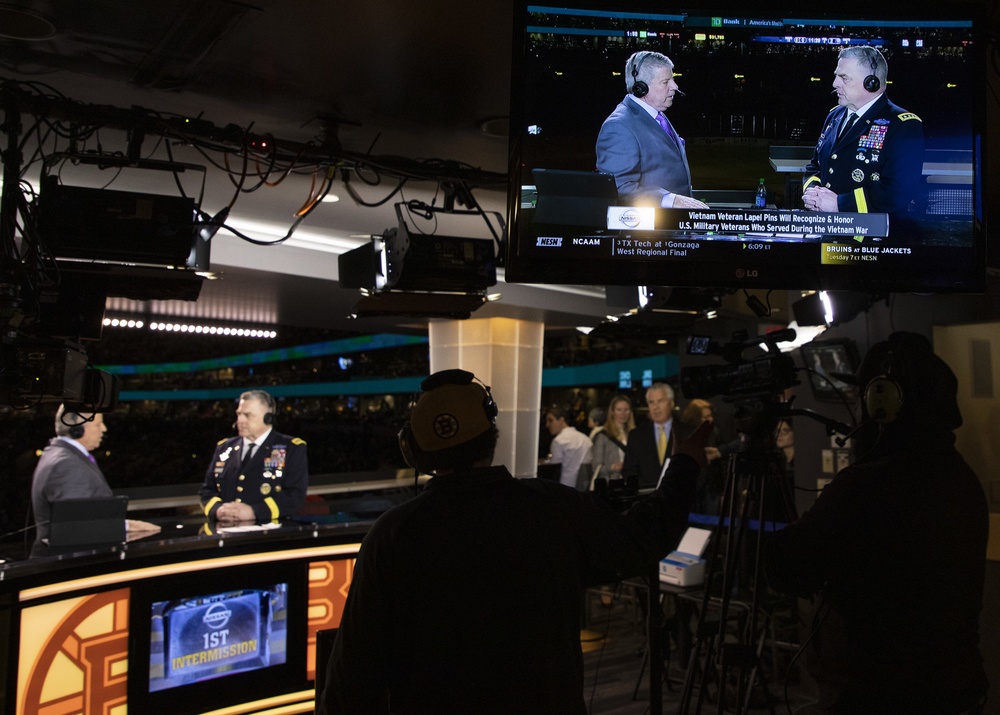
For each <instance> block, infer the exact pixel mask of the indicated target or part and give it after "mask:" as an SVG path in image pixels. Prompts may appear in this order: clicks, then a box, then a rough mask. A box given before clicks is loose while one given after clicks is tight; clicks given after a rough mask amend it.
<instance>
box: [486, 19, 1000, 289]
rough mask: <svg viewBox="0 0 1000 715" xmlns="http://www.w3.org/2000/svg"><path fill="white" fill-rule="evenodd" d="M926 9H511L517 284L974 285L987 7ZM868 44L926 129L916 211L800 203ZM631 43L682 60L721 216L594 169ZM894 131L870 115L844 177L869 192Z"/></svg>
mask: <svg viewBox="0 0 1000 715" xmlns="http://www.w3.org/2000/svg"><path fill="white" fill-rule="evenodd" d="M925 5H926V4H919V3H911V4H910V5H909V6H905V5H901V4H899V3H895V4H892V5H889V4H887V3H873V2H869V3H867V4H865V5H863V6H858V5H854V6H850V5H844V4H841V3H836V4H830V5H827V6H823V7H820V8H818V9H817V10H813V9H811V8H809V9H806V8H804V7H803V6H802V5H801V4H800V3H795V4H792V3H784V2H783V1H782V2H779V3H762V4H760V5H755V4H753V3H744V4H743V5H742V6H740V7H739V8H738V9H731V8H729V7H726V6H723V5H718V4H713V3H695V2H693V0H678V1H677V2H673V1H671V0H668V1H666V2H664V1H663V0H657V1H656V2H647V1H646V0H627V1H625V2H617V1H616V2H612V1H611V0H604V1H603V2H593V0H574V1H573V2H571V3H569V4H568V5H567V6H564V7H557V6H543V5H532V4H526V3H521V2H518V3H515V22H514V33H515V37H514V52H513V71H512V93H511V151H510V160H511V163H510V171H509V176H510V182H511V185H510V187H509V189H510V190H509V192H508V200H509V207H508V208H509V211H508V215H509V234H510V238H509V240H508V242H507V253H506V266H505V270H506V276H505V277H506V280H507V281H510V282H523V283H563V284H589V285H665V286H703V287H721V288H743V289H752V288H783V289H834V290H862V291H863V290H869V291H876V292H880V293H881V292H886V291H914V292H917V291H920V292H923V291H926V292H981V291H982V290H984V288H985V275H986V231H985V221H984V209H983V201H982V197H983V196H984V191H983V181H984V178H985V173H986V172H985V169H984V166H983V157H984V152H983V146H982V141H983V135H984V133H985V102H986V93H985V90H986V86H985V82H986V78H985V74H986V59H985V51H984V50H985V48H984V45H985V39H984V36H985V33H984V32H983V29H984V28H983V26H982V21H981V19H980V17H979V14H978V10H977V9H975V8H971V7H964V6H959V5H953V4H947V5H942V4H938V5H937V6H936V7H932V8H929V9H926V10H925V9H924V8H925ZM852 8H853V9H852ZM935 12H936V13H937V14H936V15H935V14H934V13H935ZM857 45H864V46H871V47H875V48H877V49H878V50H879V52H880V53H882V55H883V56H884V57H886V59H887V61H888V77H887V82H886V84H885V86H886V87H887V96H888V98H889V100H890V101H891V102H893V103H895V104H896V105H898V106H899V107H901V108H903V109H904V110H905V113H906V115H907V116H906V118H905V119H906V121H909V122H912V123H919V124H920V127H921V129H922V134H923V146H924V148H923V152H922V156H921V157H920V161H918V162H913V161H911V162H909V163H910V165H911V167H916V168H915V169H914V170H912V171H910V172H909V174H908V175H907V176H909V177H910V179H911V180H912V181H911V182H910V183H911V186H912V187H913V191H912V198H910V199H909V201H908V202H906V203H905V210H904V213H899V212H894V213H893V214H892V215H891V216H890V214H889V213H888V212H885V213H880V212H878V211H870V210H867V205H866V204H865V203H864V200H863V199H859V201H861V202H862V203H861V204H859V205H858V206H855V207H853V208H852V210H839V209H838V210H837V211H816V210H810V207H807V206H805V205H804V204H803V200H802V184H803V181H804V179H806V178H807V177H806V175H805V169H806V167H807V165H808V164H809V163H810V161H811V159H812V157H813V152H814V149H815V148H816V146H817V143H818V142H819V141H820V136H821V134H822V133H823V132H824V128H825V126H826V125H827V115H828V113H829V112H830V111H831V109H832V108H833V107H835V106H837V104H838V97H837V96H836V94H835V93H834V91H833V82H834V79H835V69H836V67H837V63H838V51H839V50H840V49H843V48H845V47H851V46H857ZM638 51H655V52H660V53H662V54H664V55H666V56H667V57H669V58H670V60H671V61H672V62H673V64H674V77H675V81H676V82H677V84H678V86H679V87H680V88H681V90H682V92H683V93H684V94H683V95H677V96H675V97H674V98H673V103H672V106H670V107H669V108H668V109H667V112H666V114H667V116H668V117H669V119H670V122H671V124H672V126H673V128H674V129H675V132H676V134H679V135H680V140H682V141H683V143H684V145H685V149H686V154H687V159H688V163H689V166H690V175H691V185H692V187H693V190H694V198H697V199H699V200H700V201H702V202H703V203H705V204H706V205H707V206H708V208H705V209H692V210H682V209H672V208H669V209H668V208H661V207H660V206H659V205H658V204H657V205H655V206H654V205H646V204H644V203H643V201H642V200H638V201H637V200H634V199H631V198H629V197H628V195H627V194H621V193H619V191H618V190H617V189H621V188H622V187H621V185H620V183H619V181H618V180H619V178H621V177H620V176H616V175H615V174H614V172H611V171H600V172H599V171H597V168H598V158H597V149H596V145H597V137H598V134H599V132H600V131H601V127H602V124H603V122H604V120H605V119H606V118H607V117H608V116H609V115H610V114H611V113H612V111H614V110H615V108H616V106H617V105H618V104H619V103H620V102H623V101H625V98H626V94H627V92H626V78H627V74H629V73H627V70H626V63H627V61H628V59H629V57H630V56H632V54H633V53H635V52H638ZM628 101H629V102H631V101H632V100H631V99H629V100H628ZM870 118H871V117H869V119H870ZM912 126H913V124H911V125H910V127H912ZM887 128H888V124H887V122H880V121H876V122H874V123H870V125H869V126H867V127H865V129H864V130H863V131H862V134H861V136H860V137H859V138H858V139H857V141H855V142H852V143H851V144H850V145H849V146H848V148H847V151H848V152H850V155H851V156H854V155H857V156H858V161H862V166H864V170H862V169H855V170H854V171H853V172H851V175H852V176H857V177H858V178H857V179H854V180H855V181H858V182H859V186H860V185H861V182H862V181H865V182H869V181H870V182H877V181H879V180H880V179H881V178H882V177H881V175H880V171H879V170H878V169H877V165H878V162H879V156H878V154H879V152H880V151H885V152H886V153H888V150H887V149H886V148H885V147H883V140H884V139H885V133H884V132H885V131H886V130H887ZM643 146H645V145H643ZM912 153H914V152H911V153H910V154H909V155H912ZM883 161H884V157H883ZM621 163H622V162H621V161H619V162H608V161H605V162H603V163H602V166H604V167H607V166H609V165H611V164H614V165H616V166H617V165H620V164H621ZM866 163H867V164H869V165H866ZM866 172H867V174H868V175H867V176H865V173H866ZM884 173H886V174H888V171H887V170H886V171H884ZM609 174H610V176H609ZM918 174H919V175H918ZM761 179H763V182H764V189H765V192H764V197H765V200H764V207H763V208H760V207H758V206H757V204H756V203H755V199H756V194H757V192H756V190H757V188H758V187H759V185H760V181H761ZM883 186H884V184H883ZM609 187H610V188H609ZM616 187H617V188H616ZM855 203H857V202H855Z"/></svg>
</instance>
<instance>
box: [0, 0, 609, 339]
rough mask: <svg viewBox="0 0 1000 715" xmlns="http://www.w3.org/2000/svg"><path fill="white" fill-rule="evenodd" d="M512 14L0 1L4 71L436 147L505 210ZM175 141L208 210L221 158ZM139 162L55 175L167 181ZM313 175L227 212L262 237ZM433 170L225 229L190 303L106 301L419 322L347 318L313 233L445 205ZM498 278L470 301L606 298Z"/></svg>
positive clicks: (339, 143) (431, 156)
mask: <svg viewBox="0 0 1000 715" xmlns="http://www.w3.org/2000/svg"><path fill="white" fill-rule="evenodd" d="M511 21H512V18H511V3H510V2H509V0H481V1H480V2H476V3H464V2H458V1H457V0H429V1H425V2H420V3H410V2H403V0H375V1H374V2H365V3H343V2H315V1H311V0H259V1H257V2H253V3H240V2H229V1H227V0H198V1H197V2H195V1H189V0H157V2H135V0H101V1H97V0H83V1H80V2H51V1H48V2H47V1H36V0H21V1H18V0H15V1H14V2H8V3H0V77H3V78H4V79H13V80H17V81H19V82H29V83H32V84H30V85H19V86H21V87H24V86H30V87H31V91H32V93H44V94H51V95H53V96H58V95H61V96H62V97H64V98H66V99H68V100H72V101H73V102H79V103H82V104H83V105H107V106H109V107H112V108H116V109H120V110H128V109H129V108H131V107H141V108H143V110H149V111H152V112H155V113H158V114H162V115H177V116H183V117H193V118H200V119H202V120H204V121H207V122H210V123H211V124H212V125H214V127H216V128H219V129H222V128H226V127H228V126H229V125H235V126H236V127H239V128H240V129H241V130H243V131H246V132H249V133H252V134H254V135H258V136H263V137H270V138H273V140H276V141H279V142H284V143H286V144H287V146H291V147H295V146H307V147H310V149H309V151H310V152H322V151H329V152H330V153H331V154H333V155H338V154H343V155H344V156H348V157H351V158H353V159H356V158H357V157H359V156H360V157H365V156H371V157H374V158H377V162H376V163H378V162H387V163H388V165H390V166H391V165H394V163H396V162H398V163H399V164H400V165H403V166H409V165H410V162H414V161H418V162H423V161H425V160H439V161H438V162H435V165H440V166H441V167H442V171H443V172H444V173H448V172H449V171H459V172H466V174H468V175H472V176H474V177H475V178H476V180H477V183H478V184H480V186H479V188H476V189H475V190H474V195H475V197H476V199H477V201H478V202H479V203H480V204H481V205H482V207H483V208H484V209H485V210H486V211H494V212H497V214H498V215H503V214H504V213H505V210H506V204H505V202H506V192H505V187H504V185H503V179H504V175H505V172H506V162H507V140H506V129H507V124H506V117H507V114H508V103H509V82H510V76H509V57H510V46H511ZM24 124H25V125H26V126H27V125H29V124H30V118H29V117H27V116H26V117H25V118H24ZM30 139H31V138H30V137H29V140H30ZM124 141H125V137H124V134H123V133H122V132H114V131H110V130H109V131H105V132H104V133H103V135H102V134H98V135H97V136H96V137H94V138H92V139H91V140H89V144H88V147H87V148H88V149H90V150H93V149H94V147H95V146H96V145H97V144H98V143H100V148H101V150H103V151H125V147H124V146H122V144H123V143H124ZM171 148H172V152H173V158H174V159H176V160H177V161H185V162H192V163H195V164H201V165H205V166H206V167H207V168H206V171H205V179H206V180H205V189H204V197H203V199H202V202H201V208H202V209H203V210H204V211H206V212H207V213H209V214H214V213H215V212H216V211H218V210H219V209H220V208H222V207H223V206H225V205H226V204H228V203H229V202H230V201H231V200H232V199H233V197H234V194H235V190H234V185H233V182H232V181H231V180H230V177H229V176H227V175H226V172H225V171H223V170H220V169H218V168H216V167H213V166H212V165H211V164H210V162H209V161H208V160H206V158H205V157H204V156H202V155H200V154H199V153H197V152H194V151H192V150H191V149H190V148H189V147H185V146H183V145H182V143H181V142H176V141H175V142H173V144H172V147H171ZM163 150H164V147H163V146H162V142H160V143H158V141H157V138H156V137H146V138H145V140H144V141H143V143H142V153H143V156H156V157H161V158H162V156H163ZM456 167H457V168H456ZM160 173H161V174H164V173H165V172H160ZM150 174H151V172H142V171H135V170H126V171H123V172H121V173H120V174H118V175H116V176H114V177H111V178H112V179H113V180H112V181H110V183H109V182H108V179H109V172H104V173H100V174H99V173H97V172H95V171H94V170H93V169H92V168H90V167H79V166H76V167H69V168H67V169H65V173H64V174H61V175H60V178H61V179H62V180H63V181H64V182H68V183H79V184H81V185H91V186H105V185H107V186H109V187H110V188H114V189H119V190H123V191H149V192H160V191H163V192H165V193H172V192H174V191H175V189H174V187H173V186H172V184H173V178H172V176H169V175H159V176H157V175H155V174H156V172H152V174H153V175H152V176H151V175H150ZM356 175H357V176H360V172H359V173H358V174H356ZM321 178H322V177H321ZM365 178H366V179H368V180H369V183H366V182H364V181H357V180H355V181H354V182H352V186H354V187H356V189H355V192H356V193H357V194H358V195H360V196H361V198H362V199H363V200H364V201H365V202H366V203H370V204H375V203H379V202H381V201H383V200H385V199H386V197H387V196H389V195H390V194H391V193H392V191H393V189H394V188H395V187H396V184H397V182H396V181H395V180H394V179H391V178H389V177H387V176H381V177H379V175H378V173H377V172H371V173H368V174H367V175H366V176H365ZM480 179H481V180H480ZM315 181H316V178H315V177H314V176H312V174H311V173H310V171H309V170H308V169H304V170H302V171H294V172H291V173H290V174H289V175H288V177H287V178H286V179H285V180H284V181H282V182H280V184H279V185H276V186H264V187H262V188H261V189H260V190H258V191H255V192H253V193H245V194H242V195H240V196H239V197H238V198H237V199H236V201H235V203H234V204H233V208H232V213H231V214H230V217H229V219H228V221H227V223H230V224H232V225H234V226H238V227H240V228H241V230H244V231H246V232H247V233H248V234H250V235H253V236H255V237H257V238H261V239H264V240H273V239H274V238H275V237H278V236H281V235H282V234H283V233H284V232H285V231H286V230H287V228H288V227H289V226H290V225H291V224H292V222H293V220H294V216H293V214H294V213H295V211H296V210H298V209H300V207H302V206H303V205H304V204H305V202H306V201H307V200H308V199H309V198H310V196H311V192H312V191H314V186H315V183H314V182H315ZM439 188H440V187H439V185H438V184H437V183H436V182H434V181H407V182H406V184H405V185H404V186H403V188H402V189H401V190H400V191H399V193H398V194H396V195H395V196H393V197H392V198H391V199H389V200H388V201H386V203H384V204H383V205H381V206H377V207H376V206H360V205H358V204H357V202H355V201H353V200H352V199H351V198H350V196H348V194H347V193H346V192H345V191H344V190H343V186H342V184H340V182H339V180H338V181H335V182H334V183H333V185H332V186H331V188H330V193H331V194H336V195H337V196H338V197H339V198H340V201H338V202H337V203H332V204H326V203H324V204H322V205H320V206H319V207H318V208H317V209H315V210H314V211H313V212H312V213H310V214H309V216H308V217H307V219H306V220H304V221H303V222H302V223H301V225H300V226H299V227H298V229H297V230H296V233H295V237H294V238H295V240H289V241H288V242H287V243H286V244H284V245H282V246H280V247H262V246H255V245H251V244H250V243H247V242H245V241H241V240H240V239H238V238H235V237H233V236H231V235H228V234H226V233H225V232H224V231H220V232H219V233H218V234H217V235H216V237H215V238H214V239H213V251H212V267H213V269H215V270H218V271H219V272H221V274H222V276H223V278H222V280H220V281H212V282H209V283H206V284H205V286H204V288H203V289H202V293H201V296H200V298H199V300H198V301H197V303H195V304H190V303H189V304H183V303H181V302H179V301H165V302H156V303H152V302H146V303H144V304H142V305H136V304H135V303H134V301H127V300H124V299H111V305H110V306H109V307H110V308H113V309H118V310H124V309H142V310H145V311H147V312H150V313H161V314H175V315H179V316H181V315H190V316H193V317H195V316H200V317H203V318H213V317H214V318H219V319H231V320H248V321H257V320H260V321H265V322H275V323H288V324H295V325H302V326H304V327H329V328H335V329H356V330H360V331H368V330H378V329H386V328H391V327H393V326H396V327H406V328H409V329H414V328H415V329H423V323H425V321H420V320H416V321H414V320H413V319H412V318H405V319H399V320H395V319H372V320H370V321H367V322H365V323H363V324H359V323H358V322H357V321H355V322H353V323H350V322H345V317H346V316H347V315H348V314H349V313H350V309H351V306H352V304H353V303H354V302H355V300H356V297H357V294H356V292H355V291H346V290H341V289H340V288H339V287H338V286H337V283H336V282H335V280H334V279H335V278H336V277H337V261H336V253H332V252H329V248H328V249H327V250H326V251H318V250H314V249H313V248H311V247H310V245H311V243H317V242H318V243H325V242H333V243H334V244H335V245H336V247H335V248H334V249H333V250H334V251H338V250H343V246H349V245H359V244H361V243H364V242H365V241H366V240H367V239H366V238H365V236H368V235H378V234H381V233H382V232H383V231H384V230H385V229H386V228H389V227H394V226H396V224H397V220H396V214H395V211H394V209H393V202H394V201H398V200H407V201H409V200H414V199H416V200H421V201H426V202H428V203H429V202H431V201H432V200H433V201H435V202H436V204H437V205H440V203H441V201H442V199H443V197H442V195H441V193H440V191H439ZM414 228H416V229H417V230H419V231H424V232H428V233H430V232H435V231H436V232H437V233H439V234H442V235H456V236H469V237H474V238H484V239H486V238H489V237H490V235H491V234H490V232H489V230H488V228H487V227H486V225H485V224H484V223H483V221H482V220H481V219H480V218H476V217H459V216H449V215H442V214H437V215H436V216H435V219H433V220H431V221H428V222H425V223H424V224H423V225H420V226H415V227H414ZM262 230H268V231H270V233H267V234H262V233H259V231H262ZM497 291H498V292H500V293H501V294H502V295H503V298H502V299H501V300H500V301H499V302H497V303H491V304H489V305H487V306H486V307H484V308H482V309H480V311H478V312H477V313H476V315H477V316H487V315H510V316H511V317H525V318H528V319H539V320H544V321H545V322H546V323H547V324H548V325H558V324H564V325H567V326H572V325H577V324H581V323H583V324H586V323H588V322H589V323H590V324H596V322H597V320H599V317H598V316H602V315H603V314H604V312H606V310H605V306H604V301H603V298H602V293H601V291H600V290H599V289H598V290H594V289H582V290H571V291H570V292H566V291H559V292H557V293H554V294H550V293H549V292H548V291H546V292H545V294H544V297H543V296H542V294H541V293H540V292H539V290H538V289H534V288H528V287H525V286H507V285H505V284H503V283H502V282H501V284H500V285H499V286H498V287H497ZM543 306H544V307H543Z"/></svg>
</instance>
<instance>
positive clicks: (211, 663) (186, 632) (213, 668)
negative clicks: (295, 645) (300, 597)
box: [149, 583, 288, 692]
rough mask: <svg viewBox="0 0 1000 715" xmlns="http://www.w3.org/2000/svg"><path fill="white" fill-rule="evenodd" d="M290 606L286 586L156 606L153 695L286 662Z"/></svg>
mask: <svg viewBox="0 0 1000 715" xmlns="http://www.w3.org/2000/svg"><path fill="white" fill-rule="evenodd" d="M287 605H288V584H285V583H277V584H274V585H272V586H270V587H268V588H265V589H239V590H236V591H226V592H221V593H211V594H205V595H200V596H195V597H192V598H185V599H180V600H169V601H156V602H154V603H153V604H152V607H151V621H150V623H151V626H150V634H151V639H150V652H149V690H150V692H154V691H158V690H164V689H167V688H175V687H177V686H179V685H186V684H188V683H197V682H201V681H203V680H209V679H211V678H219V677H222V676H226V675H232V674H234V673H238V672H242V671H247V670H257V669H259V668H267V667H268V666H271V665H279V664H282V663H284V662H285V660H286V658H287V652H288V651H287V646H288V644H287V639H286V637H285V626H286V620H285V618H286V613H287Z"/></svg>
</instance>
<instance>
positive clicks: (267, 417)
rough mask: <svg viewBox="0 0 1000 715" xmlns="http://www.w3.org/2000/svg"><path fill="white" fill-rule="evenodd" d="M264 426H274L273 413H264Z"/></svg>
mask: <svg viewBox="0 0 1000 715" xmlns="http://www.w3.org/2000/svg"><path fill="white" fill-rule="evenodd" d="M264 424H266V425H271V424H274V413H273V412H265V413H264Z"/></svg>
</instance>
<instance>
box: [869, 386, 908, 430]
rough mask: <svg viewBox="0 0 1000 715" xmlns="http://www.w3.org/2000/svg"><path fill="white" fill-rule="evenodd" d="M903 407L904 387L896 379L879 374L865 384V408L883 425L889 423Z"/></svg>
mask: <svg viewBox="0 0 1000 715" xmlns="http://www.w3.org/2000/svg"><path fill="white" fill-rule="evenodd" d="M902 408H903V389H902V388H901V387H900V386H899V383H898V382H896V381H895V380H893V379H891V378H889V377H887V376H885V375H879V376H878V377H876V378H874V379H872V381H871V382H869V383H868V384H867V385H865V409H866V410H867V411H868V414H869V416H870V417H871V418H872V419H873V420H875V421H876V422H878V423H879V424H881V425H885V424H889V423H890V422H892V421H893V420H895V419H896V417H898V416H899V411H900V410H901V409H902Z"/></svg>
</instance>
